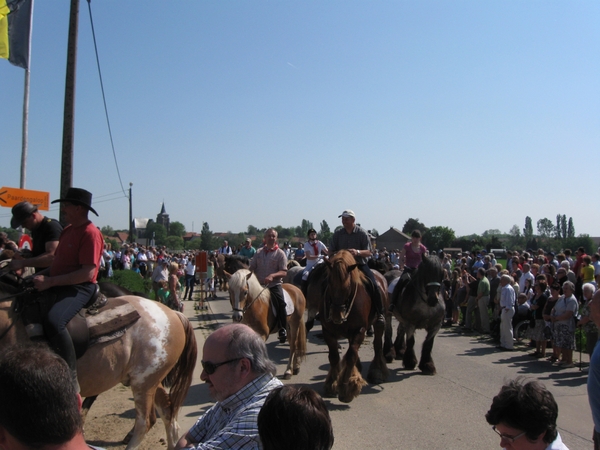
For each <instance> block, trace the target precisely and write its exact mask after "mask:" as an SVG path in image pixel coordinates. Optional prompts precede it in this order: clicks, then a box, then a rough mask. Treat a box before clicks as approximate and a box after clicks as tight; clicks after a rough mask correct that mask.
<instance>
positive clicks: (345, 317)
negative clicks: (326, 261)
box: [323, 283, 377, 322]
mask: <svg viewBox="0 0 600 450" xmlns="http://www.w3.org/2000/svg"><path fill="white" fill-rule="evenodd" d="M328 289H329V285H327V286H326V287H325V292H324V293H323V297H324V298H327V290H328ZM376 289H377V287H376ZM357 293H358V283H355V284H354V294H352V297H350V298H349V299H348V301H349V302H350V306H348V307H347V308H346V310H345V312H344V313H342V322H346V321H347V320H348V316H349V315H350V313H351V312H352V307H353V306H354V300H356V294H357ZM348 301H346V302H344V304H343V306H346V305H347V304H348ZM331 304H332V302H330V305H331ZM336 306H338V305H336Z"/></svg>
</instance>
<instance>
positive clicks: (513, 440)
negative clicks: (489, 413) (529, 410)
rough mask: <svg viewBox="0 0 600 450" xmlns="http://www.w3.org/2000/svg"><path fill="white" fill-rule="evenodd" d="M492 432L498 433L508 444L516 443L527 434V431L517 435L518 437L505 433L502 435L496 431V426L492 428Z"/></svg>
mask: <svg viewBox="0 0 600 450" xmlns="http://www.w3.org/2000/svg"><path fill="white" fill-rule="evenodd" d="M492 430H494V431H495V432H496V434H497V435H498V436H500V437H501V438H502V439H506V440H507V441H508V442H510V443H511V444H512V443H513V442H515V441H516V440H517V439H519V438H520V437H521V436H525V433H527V431H523V432H522V433H520V434H517V435H516V436H510V435H508V434H504V433H500V432H499V431H498V430H496V425H494V426H493V427H492Z"/></svg>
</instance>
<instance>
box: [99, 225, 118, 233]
mask: <svg viewBox="0 0 600 450" xmlns="http://www.w3.org/2000/svg"><path fill="white" fill-rule="evenodd" d="M100 232H101V233H102V234H103V235H104V236H114V235H115V230H113V227H111V226H110V225H106V226H104V227H102V228H100Z"/></svg>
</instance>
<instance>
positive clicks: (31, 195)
mask: <svg viewBox="0 0 600 450" xmlns="http://www.w3.org/2000/svg"><path fill="white" fill-rule="evenodd" d="M24 201H27V202H29V203H31V204H33V205H37V207H38V209H41V210H43V211H48V209H49V208H50V192H44V191H31V190H29V189H17V188H11V187H5V186H3V187H1V188H0V206H5V207H7V208H12V207H13V206H15V205H16V204H17V203H19V202H24Z"/></svg>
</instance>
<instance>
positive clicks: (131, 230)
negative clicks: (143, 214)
mask: <svg viewBox="0 0 600 450" xmlns="http://www.w3.org/2000/svg"><path fill="white" fill-rule="evenodd" d="M131 186H133V183H129V243H130V244H133V208H132V206H131Z"/></svg>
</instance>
